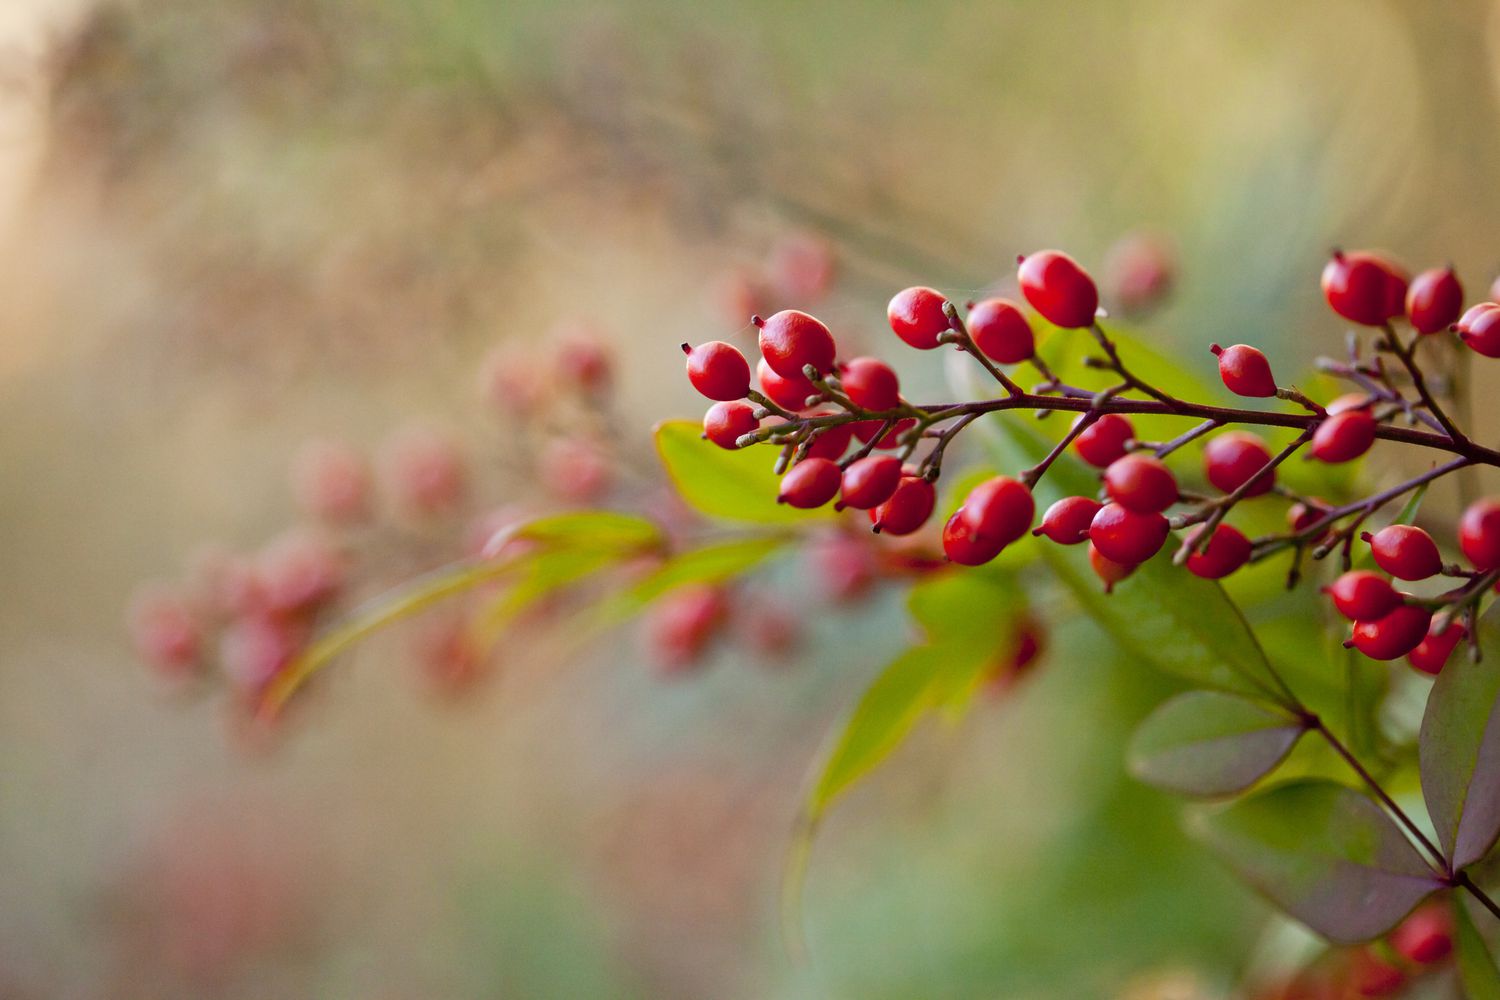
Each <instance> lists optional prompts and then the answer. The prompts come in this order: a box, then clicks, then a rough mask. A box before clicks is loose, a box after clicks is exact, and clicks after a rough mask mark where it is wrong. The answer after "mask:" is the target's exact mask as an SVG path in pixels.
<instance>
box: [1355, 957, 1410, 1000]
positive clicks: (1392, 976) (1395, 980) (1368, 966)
mask: <svg viewBox="0 0 1500 1000" xmlns="http://www.w3.org/2000/svg"><path fill="white" fill-rule="evenodd" d="M1347 979H1348V987H1347V989H1348V990H1349V992H1350V993H1351V994H1352V995H1353V996H1356V997H1388V996H1391V995H1393V994H1395V993H1397V992H1399V991H1400V990H1401V988H1402V987H1403V986H1405V985H1406V973H1404V972H1402V971H1401V970H1400V969H1398V968H1396V967H1395V966H1394V965H1392V964H1391V963H1389V962H1387V961H1386V960H1385V959H1383V958H1381V957H1380V956H1379V955H1377V954H1375V952H1374V951H1372V950H1370V949H1369V948H1361V949H1360V950H1359V951H1357V952H1355V953H1354V954H1353V955H1351V956H1350V958H1349V968H1348V972H1347Z"/></svg>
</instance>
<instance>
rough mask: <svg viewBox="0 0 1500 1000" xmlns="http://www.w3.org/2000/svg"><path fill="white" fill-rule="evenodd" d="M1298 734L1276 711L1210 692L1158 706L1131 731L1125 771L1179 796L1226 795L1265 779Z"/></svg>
mask: <svg viewBox="0 0 1500 1000" xmlns="http://www.w3.org/2000/svg"><path fill="white" fill-rule="evenodd" d="M1303 732H1304V727H1303V725H1302V723H1301V722H1300V721H1299V720H1297V719H1296V718H1294V717H1292V716H1290V715H1288V714H1287V713H1286V712H1284V711H1282V710H1280V709H1271V708H1267V707H1265V706H1263V705H1261V704H1258V703H1256V702H1253V701H1250V700H1248V699H1245V698H1240V697H1238V696H1235V695H1228V694H1221V693H1218V692H1215V691H1189V692H1187V693H1186V694H1181V695H1178V696H1177V697H1175V698H1173V699H1171V700H1170V701H1168V702H1166V703H1165V704H1163V705H1162V706H1161V707H1160V708H1158V709H1157V710H1156V711H1155V712H1153V713H1151V715H1150V716H1149V717H1147V719H1146V720H1145V722H1143V723H1142V724H1141V726H1140V728H1138V729H1137V730H1136V732H1135V736H1134V738H1133V739H1132V740H1131V746H1130V769H1131V772H1132V773H1133V774H1134V775H1135V776H1136V777H1138V778H1140V779H1141V780H1142V781H1145V782H1147V783H1149V784H1153V785H1156V786H1157V787H1159V788H1165V789H1167V790H1169V791H1174V792H1180V793H1182V794H1185V795H1203V796H1216V795H1231V794H1234V793H1236V792H1242V791H1244V790H1245V789H1246V788H1249V787H1250V786H1251V785H1253V784H1254V783H1255V782H1257V781H1259V780H1260V779H1261V778H1263V777H1265V775H1267V774H1268V773H1270V771H1271V770H1272V769H1274V768H1275V767H1276V765H1277V764H1279V763H1281V761H1282V760H1283V759H1285V757H1286V755H1287V754H1288V753H1289V752H1290V751H1291V749H1292V746H1293V744H1295V743H1296V742H1297V739H1298V737H1300V736H1301V735H1302V733H1303Z"/></svg>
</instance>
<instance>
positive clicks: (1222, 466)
mask: <svg viewBox="0 0 1500 1000" xmlns="http://www.w3.org/2000/svg"><path fill="white" fill-rule="evenodd" d="M1270 460H1271V450H1270V449H1269V448H1267V447H1266V443H1265V442H1264V441H1262V440H1261V439H1260V438H1259V437H1257V436H1256V435H1254V434H1251V433H1250V432H1248V431H1230V432H1228V433H1227V434H1220V435H1219V436H1218V437H1216V438H1214V439H1213V440H1212V441H1210V442H1208V444H1207V445H1206V446H1205V447H1204V449H1203V472H1204V474H1205V475H1206V476H1207V477H1208V481H1209V482H1210V483H1212V484H1213V485H1214V488H1215V489H1219V490H1223V491H1224V492H1225V493H1233V492H1234V491H1235V490H1237V489H1239V488H1240V487H1241V486H1244V485H1245V484H1246V483H1248V482H1250V480H1251V479H1252V478H1254V479H1255V482H1254V484H1252V485H1251V486H1250V487H1248V488H1247V489H1246V490H1245V493H1244V495H1245V496H1246V497H1258V496H1260V495H1262V494H1264V493H1268V492H1270V489H1271V487H1273V486H1275V485H1276V470H1275V469H1272V470H1271V471H1270V472H1267V473H1266V474H1265V475H1263V476H1259V477H1256V475H1255V474H1256V473H1257V472H1259V471H1260V470H1261V469H1264V468H1265V467H1266V463H1267V462H1269V461H1270Z"/></svg>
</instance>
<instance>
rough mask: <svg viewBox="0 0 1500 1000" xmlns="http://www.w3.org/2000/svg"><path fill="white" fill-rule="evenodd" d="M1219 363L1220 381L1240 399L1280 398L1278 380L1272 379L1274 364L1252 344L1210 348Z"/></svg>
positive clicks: (1216, 345)
mask: <svg viewBox="0 0 1500 1000" xmlns="http://www.w3.org/2000/svg"><path fill="white" fill-rule="evenodd" d="M1209 350H1210V351H1212V352H1213V353H1214V354H1215V356H1217V357H1218V359H1219V378H1221V379H1223V380H1224V385H1225V387H1226V388H1228V389H1229V391H1230V392H1232V393H1234V394H1235V395H1236V396H1250V397H1253V398H1257V399H1263V398H1265V397H1267V396H1274V395H1276V379H1275V378H1274V377H1273V376H1272V375H1271V362H1269V361H1267V360H1266V356H1265V355H1264V354H1262V353H1260V351H1258V350H1256V349H1255V348H1253V347H1251V346H1250V345H1248V344H1235V345H1234V346H1232V347H1220V346H1219V345H1218V344H1214V345H1213V346H1212V347H1210V348H1209Z"/></svg>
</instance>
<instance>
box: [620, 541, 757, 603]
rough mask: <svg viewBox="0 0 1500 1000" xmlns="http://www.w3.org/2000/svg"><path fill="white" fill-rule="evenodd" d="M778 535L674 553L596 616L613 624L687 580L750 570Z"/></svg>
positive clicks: (730, 575)
mask: <svg viewBox="0 0 1500 1000" xmlns="http://www.w3.org/2000/svg"><path fill="white" fill-rule="evenodd" d="M785 541H786V540H785V539H781V538H774V537H768V538H745V539H736V540H735V541H732V542H720V543H718V544H714V545H705V546H703V547H702V548H697V549H689V550H688V551H686V552H681V553H678V554H677V555H674V556H672V557H671V558H669V559H667V560H666V561H665V562H663V563H662V564H661V565H660V566H658V567H657V568H656V569H654V570H652V571H651V572H650V573H648V574H647V575H646V576H645V577H644V578H642V579H641V580H639V581H637V582H636V583H635V584H634V585H632V586H631V587H629V588H627V589H626V590H624V591H622V592H621V593H619V594H616V595H615V596H614V597H613V598H611V599H610V600H608V601H606V602H605V603H604V606H603V608H601V609H600V613H599V617H600V619H601V621H603V622H604V623H606V624H613V623H617V622H620V621H623V620H624V619H626V618H628V617H630V616H631V615H633V614H635V613H636V612H638V611H640V610H641V609H642V608H644V607H645V606H646V605H648V604H650V603H651V602H652V601H654V600H656V599H657V598H658V597H660V596H662V595H663V594H665V593H667V592H668V591H670V590H675V589H676V588H678V587H682V586H686V585H688V584H691V583H722V582H724V581H725V580H728V579H731V578H733V577H736V576H739V575H740V574H741V573H745V572H748V571H749V570H751V569H754V568H755V567H756V566H758V565H759V564H760V563H762V562H764V561H765V560H766V559H768V558H770V557H771V556H772V555H774V554H775V553H776V552H778V551H779V550H780V549H781V548H782V546H783V545H784V544H785Z"/></svg>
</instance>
